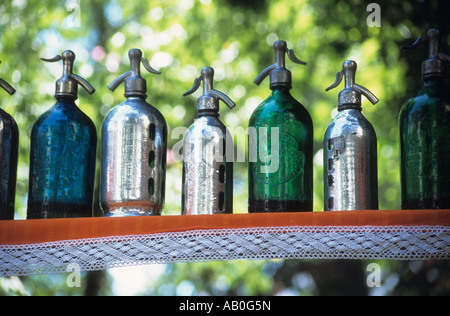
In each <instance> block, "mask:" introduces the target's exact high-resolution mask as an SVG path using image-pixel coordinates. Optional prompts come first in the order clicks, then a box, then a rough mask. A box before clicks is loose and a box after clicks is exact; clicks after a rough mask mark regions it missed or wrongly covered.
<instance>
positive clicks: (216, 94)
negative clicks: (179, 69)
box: [183, 67, 236, 114]
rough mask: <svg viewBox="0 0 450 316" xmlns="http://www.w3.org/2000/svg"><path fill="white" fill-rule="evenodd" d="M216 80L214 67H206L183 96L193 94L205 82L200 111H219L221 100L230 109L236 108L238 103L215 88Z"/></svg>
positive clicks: (199, 101) (200, 99) (199, 105)
mask: <svg viewBox="0 0 450 316" xmlns="http://www.w3.org/2000/svg"><path fill="white" fill-rule="evenodd" d="M213 81H214V69H213V68H211V67H205V68H203V69H202V74H201V76H200V77H199V78H196V79H195V81H194V86H193V87H192V89H191V90H189V91H188V92H186V93H185V94H184V95H183V96H188V95H190V94H193V93H194V92H195V91H197V90H198V88H200V84H201V83H202V82H203V95H202V96H201V97H200V98H199V99H198V112H199V114H201V113H202V112H212V113H218V112H219V100H221V101H222V102H223V103H225V104H226V105H227V106H228V107H229V108H230V109H232V108H234V107H235V106H236V104H235V103H234V102H233V101H232V100H231V99H230V98H229V97H228V96H226V95H225V94H223V93H222V92H220V91H217V90H214V89H213Z"/></svg>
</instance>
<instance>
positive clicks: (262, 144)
mask: <svg viewBox="0 0 450 316" xmlns="http://www.w3.org/2000/svg"><path fill="white" fill-rule="evenodd" d="M271 129H274V128H273V127H272V128H271ZM267 130H268V129H265V128H259V131H258V132H257V135H258V137H257V138H258V139H256V142H257V146H256V148H257V151H258V153H257V160H256V162H254V163H252V164H251V168H252V172H253V175H254V176H255V177H256V178H257V179H259V180H260V181H262V182H264V183H266V184H272V185H279V184H284V183H287V182H289V181H291V180H293V179H295V178H296V177H297V176H298V175H299V174H300V173H301V172H302V171H303V169H304V167H305V153H304V152H303V150H302V146H301V144H300V142H299V141H298V140H297V138H296V137H295V136H294V135H292V134H290V133H289V132H286V131H284V130H281V129H278V133H273V132H269V133H268V135H267V133H266V131H267ZM277 136H278V137H277Z"/></svg>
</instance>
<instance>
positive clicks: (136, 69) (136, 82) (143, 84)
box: [109, 48, 161, 98]
mask: <svg viewBox="0 0 450 316" xmlns="http://www.w3.org/2000/svg"><path fill="white" fill-rule="evenodd" d="M128 57H129V58H130V67H131V70H130V71H129V72H126V73H124V74H122V75H120V76H119V77H117V78H116V79H115V80H114V81H113V82H112V83H111V84H110V85H109V89H110V90H111V91H114V90H116V89H117V87H118V86H119V85H120V84H121V83H123V82H124V83H125V97H126V98H130V97H141V98H147V81H145V79H144V78H142V76H141V67H140V65H141V62H142V64H143V65H144V68H145V69H146V70H147V71H148V72H150V73H152V74H156V75H160V74H161V72H159V71H157V70H155V69H153V68H152V67H151V66H150V63H149V61H148V59H146V58H142V51H141V50H139V49H137V48H133V49H130V51H129V52H128Z"/></svg>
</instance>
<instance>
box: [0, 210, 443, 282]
mask: <svg viewBox="0 0 450 316" xmlns="http://www.w3.org/2000/svg"><path fill="white" fill-rule="evenodd" d="M235 259H245V260H261V259H390V260H428V259H450V210H414V211H354V212H333V213H272V214H235V215H200V216H158V217H128V218H80V219H49V220H16V221H3V222H0V276H11V275H19V276H21V275H36V274H49V273H66V272H67V271H66V269H67V267H68V266H69V265H71V264H77V265H78V266H79V267H80V268H81V270H82V271H95V270H105V269H109V268H114V267H125V266H136V265H146V264H154V263H174V262H204V261H226V260H235Z"/></svg>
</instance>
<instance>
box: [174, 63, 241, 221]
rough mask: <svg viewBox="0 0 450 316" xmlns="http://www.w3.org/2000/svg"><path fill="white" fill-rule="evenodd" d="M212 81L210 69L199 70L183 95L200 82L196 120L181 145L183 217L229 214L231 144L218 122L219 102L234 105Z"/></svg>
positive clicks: (231, 202) (229, 136)
mask: <svg viewBox="0 0 450 316" xmlns="http://www.w3.org/2000/svg"><path fill="white" fill-rule="evenodd" d="M213 79H214V69H212V68H210V67H206V68H203V69H202V74H201V76H200V78H197V79H196V80H195V83H194V87H193V88H192V89H191V90H189V91H188V92H186V93H185V94H184V95H185V96H187V95H190V94H192V93H194V92H195V91H197V90H198V88H199V87H200V84H201V82H202V81H203V95H202V96H201V97H200V98H199V99H198V117H197V118H196V120H195V122H194V123H193V124H192V125H191V126H190V127H189V129H188V131H187V132H186V134H185V136H184V142H183V180H182V183H183V192H182V214H183V215H200V214H201V215H211V214H231V213H233V155H232V154H234V145H233V139H232V137H231V134H230V133H229V131H228V130H227V128H226V127H225V125H224V124H223V123H222V122H221V121H220V120H219V100H221V101H222V102H224V103H225V104H226V105H227V106H228V107H229V108H230V109H232V108H234V107H235V106H236V104H235V103H234V102H233V101H231V100H230V98H228V97H227V96H226V95H225V94H223V93H222V92H219V91H216V90H214V89H213ZM230 149H232V150H230Z"/></svg>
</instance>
